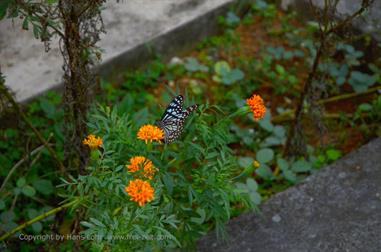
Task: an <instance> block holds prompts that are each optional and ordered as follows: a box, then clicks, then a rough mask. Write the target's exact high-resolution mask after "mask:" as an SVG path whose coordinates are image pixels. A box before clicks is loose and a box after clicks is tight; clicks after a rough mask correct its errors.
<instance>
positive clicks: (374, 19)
mask: <svg viewBox="0 0 381 252" xmlns="http://www.w3.org/2000/svg"><path fill="white" fill-rule="evenodd" d="M324 2H325V0H312V3H313V4H314V5H315V6H317V7H319V8H321V9H322V8H323V7H324ZM332 2H333V1H332ZM361 2H362V1H361V0H339V2H338V4H337V7H336V11H337V13H336V15H337V18H339V19H343V18H345V17H347V16H349V15H351V14H353V13H354V12H356V11H357V10H359V9H360V7H361ZM309 3H310V0H282V1H281V7H282V8H283V9H289V8H290V7H293V8H295V9H296V10H298V13H299V14H302V15H303V14H305V15H309V17H312V16H311V15H310V14H311V13H310V12H309V11H308V9H309V8H310V4H309ZM353 25H354V27H355V28H357V29H359V30H360V31H361V32H363V33H369V34H371V35H372V37H373V38H374V39H375V40H377V41H378V42H381V1H380V0H375V1H374V2H373V4H372V5H371V7H370V8H369V10H368V11H367V12H366V13H365V14H364V15H363V16H362V17H361V18H357V19H355V20H354V21H353Z"/></svg>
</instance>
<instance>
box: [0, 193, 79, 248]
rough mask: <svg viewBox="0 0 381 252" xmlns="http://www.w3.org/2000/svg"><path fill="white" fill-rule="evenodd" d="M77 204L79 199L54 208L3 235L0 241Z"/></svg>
mask: <svg viewBox="0 0 381 252" xmlns="http://www.w3.org/2000/svg"><path fill="white" fill-rule="evenodd" d="M77 202H78V199H75V200H73V201H71V202H69V203H66V204H64V205H62V206H60V207H57V208H54V209H52V210H50V211H48V212H45V213H43V214H41V215H39V216H37V217H35V218H33V219H31V220H30V221H27V222H25V223H23V224H21V225H20V226H18V227H16V228H14V229H12V230H11V231H9V232H7V233H5V234H4V235H2V236H1V237H0V241H3V240H5V239H7V238H8V237H9V236H11V235H14V234H15V233H17V232H18V231H20V230H22V229H24V228H26V227H27V226H30V225H32V224H33V223H35V222H38V221H40V220H43V219H45V218H47V217H48V216H50V215H53V214H55V213H57V212H59V211H61V210H63V209H65V208H68V207H71V206H73V205H75V203H77Z"/></svg>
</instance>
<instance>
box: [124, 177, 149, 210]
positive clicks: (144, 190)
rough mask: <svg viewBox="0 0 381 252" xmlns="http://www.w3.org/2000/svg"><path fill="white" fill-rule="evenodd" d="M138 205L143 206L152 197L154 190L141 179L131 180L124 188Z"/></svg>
mask: <svg viewBox="0 0 381 252" xmlns="http://www.w3.org/2000/svg"><path fill="white" fill-rule="evenodd" d="M124 190H125V191H126V192H127V193H128V195H129V196H130V197H131V200H132V201H135V202H136V203H138V204H139V206H144V205H145V204H146V203H147V202H151V201H152V200H153V199H154V195H155V190H154V189H153V187H152V186H151V185H150V183H148V182H147V181H143V180H141V179H135V180H131V181H130V183H129V184H128V186H126V188H125V189H124Z"/></svg>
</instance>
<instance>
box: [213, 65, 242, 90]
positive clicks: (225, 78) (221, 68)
mask: <svg viewBox="0 0 381 252" xmlns="http://www.w3.org/2000/svg"><path fill="white" fill-rule="evenodd" d="M214 72H215V75H213V80H214V81H216V82H220V83H222V84H225V85H232V84H234V83H235V82H237V81H240V80H242V79H243V78H244V77H245V75H244V73H243V72H242V71H241V70H239V69H237V68H235V69H231V68H230V66H229V63H227V62H226V61H219V62H217V63H216V64H215V65H214Z"/></svg>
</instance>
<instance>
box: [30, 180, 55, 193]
mask: <svg viewBox="0 0 381 252" xmlns="http://www.w3.org/2000/svg"><path fill="white" fill-rule="evenodd" d="M33 187H34V188H35V189H36V190H37V191H38V192H39V193H42V194H44V195H50V194H52V193H53V192H54V186H53V184H52V182H51V181H50V180H46V179H38V180H35V181H34V182H33Z"/></svg>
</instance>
